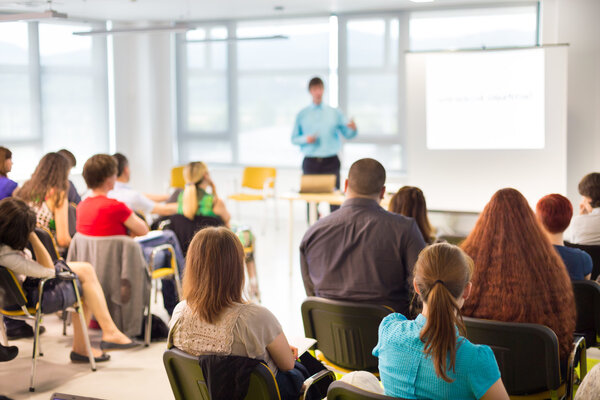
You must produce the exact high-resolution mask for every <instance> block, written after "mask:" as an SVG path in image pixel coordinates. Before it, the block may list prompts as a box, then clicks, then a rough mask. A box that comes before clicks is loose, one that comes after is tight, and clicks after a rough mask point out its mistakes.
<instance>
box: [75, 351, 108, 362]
mask: <svg viewBox="0 0 600 400" xmlns="http://www.w3.org/2000/svg"><path fill="white" fill-rule="evenodd" d="M108 360H110V354H106V353H102V355H101V356H100V357H94V361H96V362H104V361H108ZM71 362H74V363H89V362H90V358H89V357H88V356H87V355H86V356H84V355H83V354H79V353H75V352H74V351H72V352H71Z"/></svg>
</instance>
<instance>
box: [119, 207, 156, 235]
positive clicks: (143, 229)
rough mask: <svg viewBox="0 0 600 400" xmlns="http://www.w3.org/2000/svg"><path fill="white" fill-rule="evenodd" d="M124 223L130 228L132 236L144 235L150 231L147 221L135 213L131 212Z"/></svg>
mask: <svg viewBox="0 0 600 400" xmlns="http://www.w3.org/2000/svg"><path fill="white" fill-rule="evenodd" d="M123 224H124V225H125V226H126V227H127V229H129V232H130V233H131V235H132V236H144V235H145V234H147V233H148V232H149V231H150V230H149V229H148V225H147V224H146V222H144V220H143V219H141V218H140V217H138V216H137V215H135V213H131V215H130V216H129V218H127V219H126V220H125V222H124V223H123Z"/></svg>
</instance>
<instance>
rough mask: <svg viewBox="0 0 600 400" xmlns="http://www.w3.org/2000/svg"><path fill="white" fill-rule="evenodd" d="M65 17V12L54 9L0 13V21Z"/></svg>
mask: <svg viewBox="0 0 600 400" xmlns="http://www.w3.org/2000/svg"><path fill="white" fill-rule="evenodd" d="M54 18H61V19H65V18H67V14H64V13H59V12H58V11H54V10H46V11H43V12H29V13H15V14H0V22H15V21H39V20H42V19H54Z"/></svg>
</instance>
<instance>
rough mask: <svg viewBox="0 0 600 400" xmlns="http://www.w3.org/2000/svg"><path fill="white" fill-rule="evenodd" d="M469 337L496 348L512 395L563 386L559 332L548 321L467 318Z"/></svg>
mask: <svg viewBox="0 0 600 400" xmlns="http://www.w3.org/2000/svg"><path fill="white" fill-rule="evenodd" d="M464 321H465V326H466V328H467V338H468V339H469V340H470V341H471V342H473V343H476V344H486V345H488V346H490V347H491V348H492V350H493V351H494V355H495V356H496V361H497V362H498V367H499V368H500V374H501V376H502V382H503V383H504V386H505V387H506V390H507V392H508V394H509V395H522V394H532V393H539V392H543V391H547V390H556V389H558V388H559V387H560V385H561V383H562V380H561V373H560V358H559V357H560V356H559V350H558V339H557V337H556V334H554V332H553V331H552V330H551V329H550V328H548V327H547V326H544V325H538V324H526V323H516V322H499V321H490V320H483V319H476V318H466V317H465V318H464Z"/></svg>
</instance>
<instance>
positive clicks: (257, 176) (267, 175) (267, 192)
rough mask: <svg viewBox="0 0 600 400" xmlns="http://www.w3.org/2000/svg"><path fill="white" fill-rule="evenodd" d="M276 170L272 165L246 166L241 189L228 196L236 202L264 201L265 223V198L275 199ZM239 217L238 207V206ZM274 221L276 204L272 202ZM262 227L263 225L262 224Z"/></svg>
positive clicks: (276, 220)
mask: <svg viewBox="0 0 600 400" xmlns="http://www.w3.org/2000/svg"><path fill="white" fill-rule="evenodd" d="M276 177H277V170H276V169H275V168H272V167H246V168H244V174H243V176H242V191H241V192H239V193H235V194H232V195H230V196H229V197H228V198H229V199H230V200H234V201H236V202H248V201H264V202H265V224H266V220H267V199H269V198H271V199H273V200H275V178H276ZM238 204H239V203H238ZM237 214H238V219H239V214H240V213H239V208H238V212H237ZM273 214H274V216H275V222H276V223H277V222H278V217H277V205H276V204H275V203H274V204H273ZM263 229H264V226H263Z"/></svg>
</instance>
